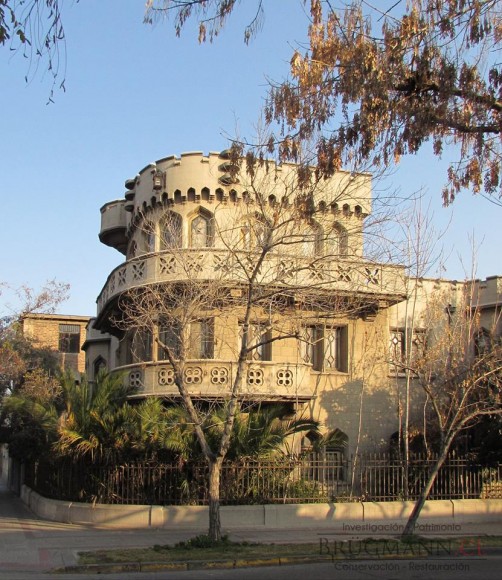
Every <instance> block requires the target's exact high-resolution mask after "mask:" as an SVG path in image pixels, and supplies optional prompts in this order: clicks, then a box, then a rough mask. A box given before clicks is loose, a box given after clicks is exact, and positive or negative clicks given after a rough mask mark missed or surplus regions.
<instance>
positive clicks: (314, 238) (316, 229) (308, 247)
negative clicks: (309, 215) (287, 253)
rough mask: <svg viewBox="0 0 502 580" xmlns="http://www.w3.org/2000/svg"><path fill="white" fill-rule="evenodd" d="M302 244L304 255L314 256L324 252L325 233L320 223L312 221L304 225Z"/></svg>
mask: <svg viewBox="0 0 502 580" xmlns="http://www.w3.org/2000/svg"><path fill="white" fill-rule="evenodd" d="M301 246H302V254H303V255H304V256H308V257H312V256H318V255H320V254H322V252H323V235H322V228H321V227H320V226H319V225H318V224H316V223H314V222H310V223H307V224H305V225H304V228H303V231H302V240H301Z"/></svg>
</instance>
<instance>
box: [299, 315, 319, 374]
mask: <svg viewBox="0 0 502 580" xmlns="http://www.w3.org/2000/svg"><path fill="white" fill-rule="evenodd" d="M322 338H323V333H322V327H320V326H315V325H312V326H305V327H304V328H303V331H302V337H301V341H300V352H301V357H302V360H303V362H305V363H307V364H311V365H312V368H313V369H314V370H321V369H322V360H323V356H322V348H323V345H322Z"/></svg>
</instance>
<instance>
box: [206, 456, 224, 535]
mask: <svg viewBox="0 0 502 580" xmlns="http://www.w3.org/2000/svg"><path fill="white" fill-rule="evenodd" d="M222 463H223V460H222V459H220V458H219V459H216V460H210V461H209V537H210V539H211V540H212V541H213V542H218V541H219V540H221V520H220V474H221V466H222Z"/></svg>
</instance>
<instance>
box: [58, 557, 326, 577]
mask: <svg viewBox="0 0 502 580" xmlns="http://www.w3.org/2000/svg"><path fill="white" fill-rule="evenodd" d="M332 559H333V558H332V556H330V555H326V556H325V557H322V556H316V557H312V556H282V557H275V558H249V559H246V558H239V559H235V560H191V561H189V562H124V563H121V564H85V565H81V566H78V565H77V566H65V567H63V568H56V569H54V570H51V573H52V574H85V573H89V574H91V573H92V574H116V573H121V572H161V571H163V570H166V571H167V570H173V571H188V570H223V569H235V568H253V567H260V566H290V565H294V564H309V563H314V562H327V561H331V560H332Z"/></svg>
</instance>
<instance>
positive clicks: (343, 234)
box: [326, 223, 348, 256]
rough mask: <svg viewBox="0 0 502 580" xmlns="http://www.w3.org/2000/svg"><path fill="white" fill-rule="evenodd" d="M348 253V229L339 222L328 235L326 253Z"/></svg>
mask: <svg viewBox="0 0 502 580" xmlns="http://www.w3.org/2000/svg"><path fill="white" fill-rule="evenodd" d="M347 253H348V237H347V230H346V229H345V228H344V227H343V226H341V225H340V224H338V223H335V224H334V225H333V229H332V230H331V232H330V233H329V235H328V236H326V254H327V255H329V256H346V255H347Z"/></svg>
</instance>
